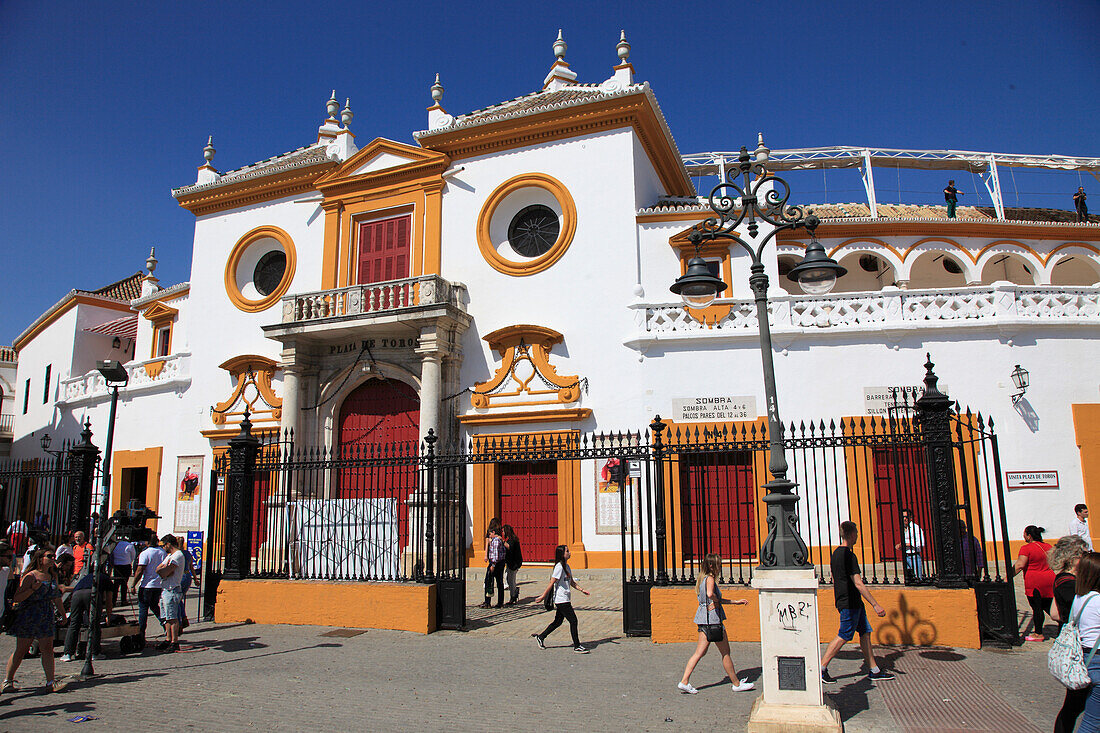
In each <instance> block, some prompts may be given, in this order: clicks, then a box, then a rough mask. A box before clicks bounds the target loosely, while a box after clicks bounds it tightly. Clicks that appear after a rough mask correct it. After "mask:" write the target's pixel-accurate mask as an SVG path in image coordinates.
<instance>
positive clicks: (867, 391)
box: [863, 382, 948, 417]
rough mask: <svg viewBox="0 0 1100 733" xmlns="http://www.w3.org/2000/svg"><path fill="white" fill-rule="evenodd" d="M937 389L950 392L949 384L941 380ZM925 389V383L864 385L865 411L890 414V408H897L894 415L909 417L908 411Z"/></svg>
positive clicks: (883, 414)
mask: <svg viewBox="0 0 1100 733" xmlns="http://www.w3.org/2000/svg"><path fill="white" fill-rule="evenodd" d="M937 389H939V391H940V392H943V393H944V394H948V392H947V385H946V384H944V383H943V382H940V383H939V384H938V385H937ZM923 391H924V385H923V384H922V385H919V386H915V385H898V386H893V387H864V388H863V411H864V413H865V414H867V415H882V416H884V417H885V416H888V415H889V413H890V409H891V408H893V409H895V410H896V412H895V413H894V417H908V415H907V414H902V413H907V412H911V411H912V407H913V403H914V402H916V401H917V398H919V397H920V396H921V393H922V392H923ZM905 407H909V408H910V409H909V410H905V409H904V408H905Z"/></svg>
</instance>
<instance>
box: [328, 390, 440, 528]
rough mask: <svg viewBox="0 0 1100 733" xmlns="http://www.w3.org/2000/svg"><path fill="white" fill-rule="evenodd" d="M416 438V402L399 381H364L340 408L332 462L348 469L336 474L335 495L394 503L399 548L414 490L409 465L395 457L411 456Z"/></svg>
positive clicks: (414, 475) (412, 392)
mask: <svg viewBox="0 0 1100 733" xmlns="http://www.w3.org/2000/svg"><path fill="white" fill-rule="evenodd" d="M419 436H420V397H419V396H418V395H417V394H416V390H415V389H413V388H412V387H410V386H409V385H407V384H405V383H404V382H398V381H395V380H392V379H386V380H380V379H372V380H370V381H367V382H364V383H363V384H362V385H361V386H359V387H358V388H356V390H355V391H354V392H352V393H351V394H350V395H348V397H347V399H345V400H344V404H343V406H342V407H341V408H340V448H339V452H338V455H337V457H338V458H340V459H341V460H344V461H348V462H349V465H345V467H344V468H341V469H340V472H339V483H338V487H337V493H336V496H337V498H340V499H391V498H392V499H397V500H398V507H397V511H398V533H399V535H400V542H401V547H402V548H403V547H405V546H406V545H407V544H408V537H409V509H408V506H407V505H406V504H405V501H406V500H407V499H408V498H409V494H411V493H412V492H413V490H414V489H416V481H417V473H416V466H415V465H414V464H413V462H412V461H411V460H401V458H400V457H402V456H406V457H407V456H414V455H416V452H417V446H418V441H419ZM372 456H373V457H374V459H373V460H372ZM383 456H387V458H385V459H383Z"/></svg>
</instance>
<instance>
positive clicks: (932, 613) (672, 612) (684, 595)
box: [649, 586, 981, 649]
mask: <svg viewBox="0 0 1100 733" xmlns="http://www.w3.org/2000/svg"><path fill="white" fill-rule="evenodd" d="M871 594H872V595H873V596H874V597H875V600H876V601H878V602H879V603H880V604H881V605H882V607H883V608H885V609H886V617H885V618H878V617H877V616H875V615H874V612H873V611H871V609H870V608H869V607H868V609H867V610H868V614H869V618H870V619H871V626H873V627H874V629H875V631H874V634H872V636H871V639H872V640H873V641H874V643H875V644H912V645H918V646H931V645H933V644H934V645H937V646H952V647H958V648H961V649H979V648H981V639H980V636H979V632H978V602H977V599H976V597H975V595H974V591H973V590H971V589H959V590H954V589H940V588H905V587H899V588H872V589H871ZM722 596H723V597H724V598H726V600H736V599H739V598H744V599H745V600H747V601H748V605H744V606H732V605H726V606H724V608H725V609H726V635H727V636H728V637H729V640H730V641H760V609H759V605H758V601H757V592H756V591H755V590H753V589H752V588H726V587H723V588H722ZM817 600H818V625H819V627H820V631H821V641H822V642H823V643H825V642H829V641H832V640H833V639H835V638H836V632H837V629H838V628H839V627H840V612H839V611H837V610H836V604H835V603H834V602H833V589H832V586H829V587H826V588H821V589H819V590H818V592H817ZM698 607H699V602H698V600H697V598H696V595H695V588H694V587H686V588H685V587H675V588H668V587H666V588H656V587H655V588H652V589H651V590H650V601H649V608H650V614H651V617H652V624H653V636H652V639H653V641H654V642H655V643H657V644H667V643H671V642H680V641H698V640H699V630H698V628H697V627H696V625H695V624H694V623H693V622H692V618H693V617H694V616H695V610H696V609H697V608H698ZM858 642H859V636H856V637H855V639H854V641H853V643H858Z"/></svg>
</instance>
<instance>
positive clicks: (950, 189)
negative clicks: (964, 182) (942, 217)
mask: <svg viewBox="0 0 1100 733" xmlns="http://www.w3.org/2000/svg"><path fill="white" fill-rule="evenodd" d="M961 195H962V194H961V193H960V192H959V189H957V188H955V181H954V179H952V180H950V181H948V182H947V185H946V186H945V187H944V189H943V200H944V201H946V202H947V218H948V219H954V218H955V207H956V206H958V205H959V196H961Z"/></svg>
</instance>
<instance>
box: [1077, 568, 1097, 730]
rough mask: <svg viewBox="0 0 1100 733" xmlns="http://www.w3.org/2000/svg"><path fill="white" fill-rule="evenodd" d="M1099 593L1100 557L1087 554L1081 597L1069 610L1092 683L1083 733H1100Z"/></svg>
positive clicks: (1080, 575)
mask: <svg viewBox="0 0 1100 733" xmlns="http://www.w3.org/2000/svg"><path fill="white" fill-rule="evenodd" d="M1097 591H1100V553H1095V552H1086V553H1085V554H1084V555H1083V556H1081V559H1080V560H1078V561H1077V597H1076V598H1074V599H1073V603H1072V604H1071V605H1070V607H1069V620H1070V621H1076V622H1077V632H1078V634H1079V635H1080V638H1081V651H1082V652H1084V655H1085V660H1086V662H1087V664H1088V670H1089V679H1091V680H1092V687H1091V688H1089V695H1088V699H1086V700H1085V712H1084V715H1082V716H1081V725H1080V726H1079V727H1078V728H1077V730H1079V731H1082V733H1085V732H1086V731H1088V732H1091V733H1095V731H1100V654H1095V655H1094V654H1092V650H1093V649H1094V648H1096V646H1097V645H1098V644H1100V598H1098V597H1097V596H1098V595H1100V593H1098V592H1097ZM1071 725H1072V724H1071Z"/></svg>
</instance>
